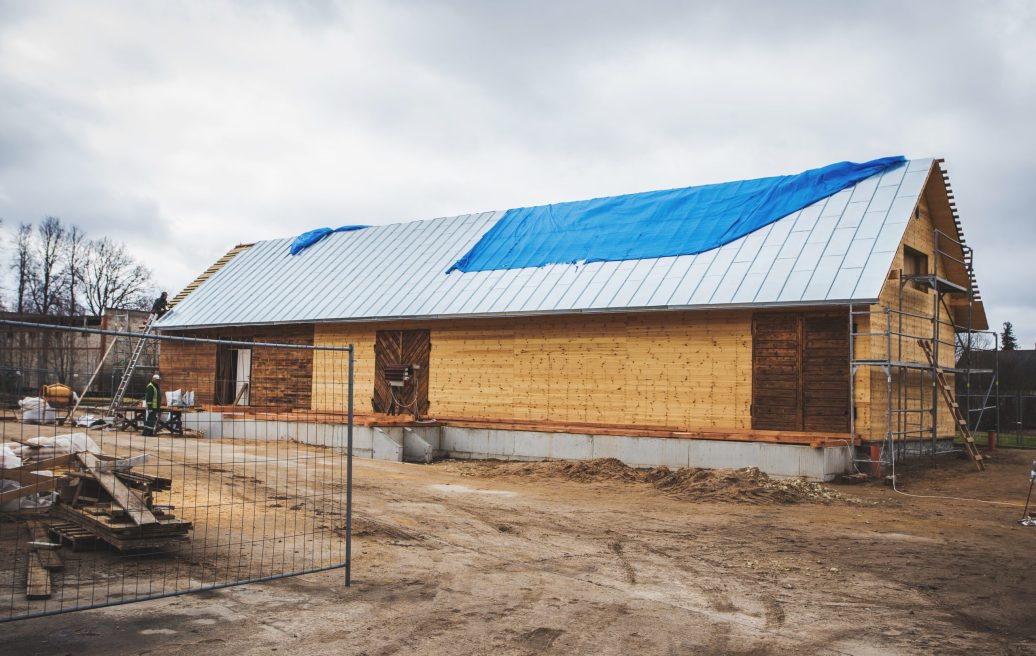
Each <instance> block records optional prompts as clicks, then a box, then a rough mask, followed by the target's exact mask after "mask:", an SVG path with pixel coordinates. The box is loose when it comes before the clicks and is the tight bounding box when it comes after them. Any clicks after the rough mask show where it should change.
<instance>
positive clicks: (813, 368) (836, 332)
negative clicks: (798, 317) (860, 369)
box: [802, 315, 849, 433]
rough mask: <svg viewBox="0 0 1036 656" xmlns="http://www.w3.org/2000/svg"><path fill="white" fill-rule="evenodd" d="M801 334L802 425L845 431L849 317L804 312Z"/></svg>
mask: <svg viewBox="0 0 1036 656" xmlns="http://www.w3.org/2000/svg"><path fill="white" fill-rule="evenodd" d="M802 334H803V342H802V428H803V429H804V430H807V431H817V432H832V433H848V432H849V324H848V319H847V318H846V317H845V316H844V315H843V316H809V315H807V316H805V317H804V318H803V331H802Z"/></svg>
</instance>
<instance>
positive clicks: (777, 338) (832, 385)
mask: <svg viewBox="0 0 1036 656" xmlns="http://www.w3.org/2000/svg"><path fill="white" fill-rule="evenodd" d="M849 407H850V403H849V326H848V323H847V320H846V317H845V316H844V315H831V314H826V315H825V314H802V313H793V312H782V313H760V314H756V315H755V316H753V318H752V428H754V429H757V430H787V431H808V432H819V433H847V432H849Z"/></svg>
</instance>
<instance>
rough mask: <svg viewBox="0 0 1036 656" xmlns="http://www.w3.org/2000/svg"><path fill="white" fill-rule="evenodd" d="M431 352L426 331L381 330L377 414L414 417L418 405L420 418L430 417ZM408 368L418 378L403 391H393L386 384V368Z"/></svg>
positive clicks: (376, 376)
mask: <svg viewBox="0 0 1036 656" xmlns="http://www.w3.org/2000/svg"><path fill="white" fill-rule="evenodd" d="M431 352H432V341H431V333H430V332H429V331H427V330H379V331H378V333H377V336H376V339H375V342H374V397H373V398H372V399H371V405H372V406H373V407H374V411H375V412H391V413H393V414H400V413H406V414H413V412H414V409H415V408H414V406H415V403H416V405H417V407H418V408H420V414H421V415H422V416H425V415H426V414H427V413H428V360H429V356H430V355H431ZM387 364H407V365H413V366H414V367H415V375H414V377H413V378H411V379H410V382H408V383H407V384H406V385H405V386H403V387H390V386H389V384H388V382H386V381H385V373H384V372H385V365H387Z"/></svg>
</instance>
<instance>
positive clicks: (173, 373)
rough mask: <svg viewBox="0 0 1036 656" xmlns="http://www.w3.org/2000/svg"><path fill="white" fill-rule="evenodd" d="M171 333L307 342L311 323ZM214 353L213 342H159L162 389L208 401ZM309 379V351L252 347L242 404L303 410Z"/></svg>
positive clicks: (214, 383)
mask: <svg viewBox="0 0 1036 656" xmlns="http://www.w3.org/2000/svg"><path fill="white" fill-rule="evenodd" d="M165 334H174V333H169V332H167V333H165ZM176 334H182V335H185V336H188V337H205V338H212V339H228V340H241V341H252V342H270V343H274V344H304V345H312V344H313V326H312V325H298V326H287V325H286V326H256V327H239V328H220V329H211V330H205V331H189V332H188V331H184V332H181V333H176ZM217 349H218V347H217V346H216V345H215V344H207V343H195V342H176V341H163V342H162V344H161V347H160V350H161V354H160V357H159V371H160V372H161V374H162V390H163V391H170V390H175V389H182V390H184V391H188V390H193V391H194V393H195V402H196V403H199V404H212V403H214V402H215V400H216V395H215V391H216V386H217V380H216V371H217V357H218V355H217ZM312 381H313V351H309V350H303V349H279V348H263V347H256V348H253V349H252V367H251V383H250V391H249V403H248V404H249V405H251V406H271V407H277V408H307V409H308V408H309V407H310V406H311V405H312V398H311V394H312V390H313V382H312Z"/></svg>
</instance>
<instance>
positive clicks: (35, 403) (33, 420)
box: [18, 396, 57, 424]
mask: <svg viewBox="0 0 1036 656" xmlns="http://www.w3.org/2000/svg"><path fill="white" fill-rule="evenodd" d="M18 407H19V408H20V409H21V411H22V423H23V424H53V423H54V422H55V421H56V420H57V413H56V412H54V408H52V407H50V404H48V403H47V402H46V401H45V400H44V399H41V398H39V397H37V396H30V397H27V398H24V399H22V400H21V401H19V402H18Z"/></svg>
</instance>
